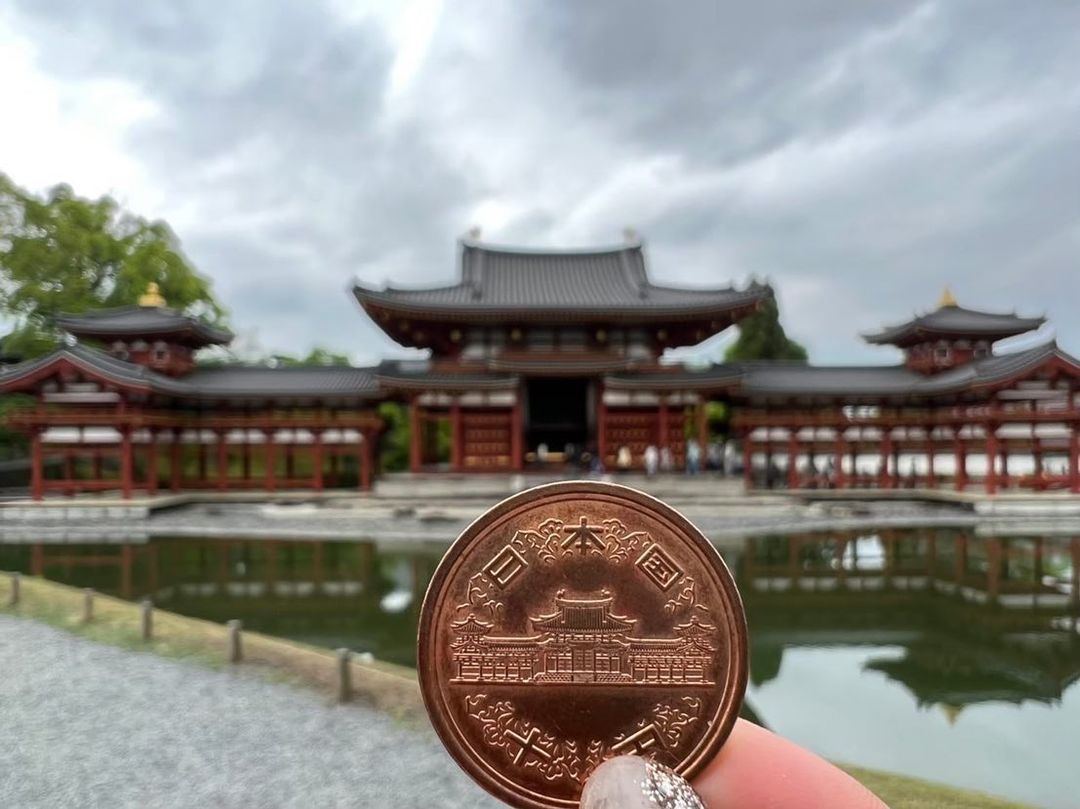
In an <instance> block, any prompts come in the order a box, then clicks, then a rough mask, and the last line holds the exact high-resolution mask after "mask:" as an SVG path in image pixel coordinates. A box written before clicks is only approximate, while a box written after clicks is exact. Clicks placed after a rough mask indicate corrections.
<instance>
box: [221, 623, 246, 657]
mask: <svg viewBox="0 0 1080 809" xmlns="http://www.w3.org/2000/svg"><path fill="white" fill-rule="evenodd" d="M225 626H227V627H228V628H229V644H228V651H227V652H226V659H227V660H228V661H229V662H230V663H239V662H240V661H241V660H243V659H244V649H243V647H242V645H241V641H240V635H241V630H242V629H243V624H242V623H241V622H240V621H238V620H236V619H233V620H232V621H229V622H228V623H226V624H225Z"/></svg>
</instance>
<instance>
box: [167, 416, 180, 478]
mask: <svg viewBox="0 0 1080 809" xmlns="http://www.w3.org/2000/svg"><path fill="white" fill-rule="evenodd" d="M180 435H181V433H180V430H173V432H172V444H171V445H170V447H169V489H171V490H172V491H174V492H178V491H180V474H181V465H180V449H181V445H180Z"/></svg>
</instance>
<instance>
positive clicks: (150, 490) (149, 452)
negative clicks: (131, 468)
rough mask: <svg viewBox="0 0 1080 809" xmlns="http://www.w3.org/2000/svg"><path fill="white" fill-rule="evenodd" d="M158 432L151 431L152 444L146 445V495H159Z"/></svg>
mask: <svg viewBox="0 0 1080 809" xmlns="http://www.w3.org/2000/svg"><path fill="white" fill-rule="evenodd" d="M157 484H158V466H157V430H150V443H148V444H147V445H146V493H147V494H149V495H151V496H153V495H155V494H157Z"/></svg>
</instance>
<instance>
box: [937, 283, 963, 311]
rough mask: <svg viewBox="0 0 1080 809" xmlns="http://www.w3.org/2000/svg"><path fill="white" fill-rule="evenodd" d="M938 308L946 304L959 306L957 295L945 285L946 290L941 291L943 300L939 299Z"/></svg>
mask: <svg viewBox="0 0 1080 809" xmlns="http://www.w3.org/2000/svg"><path fill="white" fill-rule="evenodd" d="M937 305H938V308H939V309H942V308H944V307H946V306H959V305H960V304H958V303H957V302H956V297H955V296H954V295H953V294H952V290H951V289H949V288H948V287H945V291H944V292H942V293H941V300H940V301H938V304H937Z"/></svg>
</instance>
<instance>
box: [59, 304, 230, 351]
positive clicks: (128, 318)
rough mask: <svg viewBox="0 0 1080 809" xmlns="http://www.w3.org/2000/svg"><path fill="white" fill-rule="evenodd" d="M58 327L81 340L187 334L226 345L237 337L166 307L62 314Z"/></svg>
mask: <svg viewBox="0 0 1080 809" xmlns="http://www.w3.org/2000/svg"><path fill="white" fill-rule="evenodd" d="M56 324H57V325H58V326H60V328H62V329H64V331H67V332H70V333H71V334H74V335H76V336H77V337H101V336H114V335H116V336H119V335H129V336H131V337H143V336H145V337H154V336H157V335H167V334H177V333H182V332H186V333H188V334H190V335H192V336H193V337H194V338H195V341H196V342H198V343H201V344H202V345H214V344H226V343H229V342H230V341H231V340H232V338H233V335H232V333H231V332H229V331H226V330H225V329H219V328H217V327H215V326H211V325H209V324H208V323H204V322H203V321H201V320H199V319H198V318H195V317H192V316H190V315H185V314H184V313H183V312H178V311H177V310H175V309H170V308H168V307H166V306H121V307H119V308H115V309H98V310H96V311H91V312H81V313H79V314H61V315H58V316H57V318H56Z"/></svg>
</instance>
